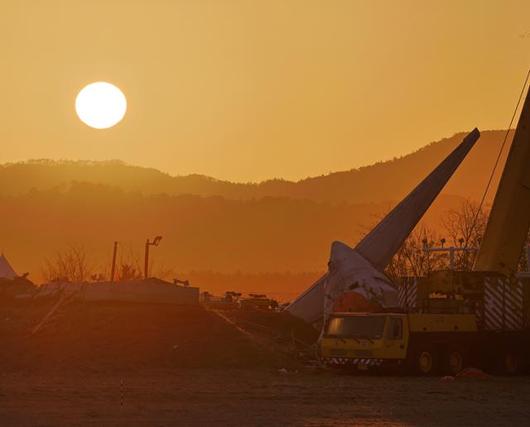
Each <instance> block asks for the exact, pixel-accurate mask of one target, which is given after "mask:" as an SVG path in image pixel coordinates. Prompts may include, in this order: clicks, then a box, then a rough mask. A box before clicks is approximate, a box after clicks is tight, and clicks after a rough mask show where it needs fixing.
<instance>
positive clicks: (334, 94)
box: [0, 0, 530, 181]
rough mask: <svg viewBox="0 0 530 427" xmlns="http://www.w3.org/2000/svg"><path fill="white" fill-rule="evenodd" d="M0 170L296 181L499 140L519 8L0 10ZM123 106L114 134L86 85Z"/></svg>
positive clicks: (94, 1) (36, 2)
mask: <svg viewBox="0 0 530 427" xmlns="http://www.w3.org/2000/svg"><path fill="white" fill-rule="evenodd" d="M0 52H1V59H0V61H1V62H0V65H1V67H0V91H1V92H0V93H1V100H0V117H1V120H0V141H1V144H2V150H1V151H0V162H7V161H18V160H25V159H28V158H56V159H95V160H104V159H122V160H124V161H126V162H128V163H132V164H138V165H144V166H152V167H155V168H159V169H162V170H164V171H167V172H169V173H171V174H189V173H201V174H207V175H211V176H214V177H217V178H222V179H230V180H235V181H256V180H261V179H265V178H270V177H284V178H289V179H299V178H303V177H306V176H311V175H319V174H322V173H327V172H329V171H334V170H340V169H350V168H352V167H356V166H361V165H365V164H369V163H372V162H374V161H377V160H381V159H388V158H391V157H393V156H398V155H400V154H404V153H407V152H410V151H413V150H415V149H417V148H419V147H421V146H422V145H425V144H426V143H428V142H431V141H434V140H437V139H441V138H442V137H445V136H450V135H452V134H454V133H455V132H457V131H462V130H468V129H471V128H473V127H474V126H479V127H480V128H482V129H492V128H504V127H505V126H506V125H507V122H508V121H509V118H510V115H511V112H512V109H513V107H514V104H515V101H516V98H517V96H518V93H519V90H520V86H521V84H522V80H523V78H524V75H525V73H526V70H527V69H528V67H529V66H530V1H528V0H520V1H518V0H510V1H507V0H499V1H487V0H480V1H472V0H467V1H466V0H458V1H449V0H444V1H434V0H432V1H427V0H421V1H398V0H388V1H373V0H370V1H355V0H350V1H339V0H336V1H333V0H321V1H316V0H314V1H313V0H300V1H294V0H278V1H276V0H261V1H258V0H255V1H251V0H247V1H243V0H233V1H228V0H210V1H206V0H186V1H179V0H167V1H162V0H90V1H87V0H63V1H58V0H33V1H31V0H25V1H24V0H0ZM97 80H105V81H109V82H112V83H114V84H116V85H118V86H119V87H120V88H121V89H122V90H123V91H124V92H125V94H126V96H127V98H128V101H129V111H128V114H127V116H126V118H125V120H124V121H123V122H122V123H121V124H119V125H118V126H117V127H115V128H112V129H110V130H103V131H102V130H94V129H91V128H88V127H87V126H85V125H84V124H82V123H81V122H80V121H79V120H78V119H77V117H76V115H75V111H74V100H75V96H76V94H77V92H78V91H79V90H80V89H81V88H82V87H83V86H84V85H85V84H87V83H90V82H92V81H97Z"/></svg>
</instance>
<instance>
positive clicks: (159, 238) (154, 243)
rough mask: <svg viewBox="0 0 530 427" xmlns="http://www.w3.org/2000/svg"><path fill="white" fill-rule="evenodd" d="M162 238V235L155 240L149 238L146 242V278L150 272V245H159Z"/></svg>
mask: <svg viewBox="0 0 530 427" xmlns="http://www.w3.org/2000/svg"><path fill="white" fill-rule="evenodd" d="M160 240H162V236H156V237H155V238H154V239H153V241H150V240H149V239H147V240H146V242H145V263H144V278H146V279H147V277H148V274H149V246H158V245H159V243H160Z"/></svg>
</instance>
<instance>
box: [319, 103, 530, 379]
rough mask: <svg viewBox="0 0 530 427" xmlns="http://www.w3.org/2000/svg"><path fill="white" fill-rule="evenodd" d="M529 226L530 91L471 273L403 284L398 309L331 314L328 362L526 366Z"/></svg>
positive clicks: (445, 367) (323, 348)
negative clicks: (521, 271)
mask: <svg viewBox="0 0 530 427" xmlns="http://www.w3.org/2000/svg"><path fill="white" fill-rule="evenodd" d="M529 223H530V95H527V97H526V100H525V102H524V105H523V109H522V111H521V115H520V118H519V123H518V125H517V128H516V130H515V134H514V137H513V141H512V144H511V147H510V151H509V153H508V158H507V161H506V164H505V166H504V170H503V173H502V176H501V179H500V183H499V186H498V189H497V192H496V194H495V199H494V202H493V206H492V210H491V213H490V216H489V219H488V223H487V226H486V231H485V233H484V236H483V239H482V243H481V245H480V249H479V251H478V254H477V259H476V261H475V265H474V267H473V271H438V272H434V273H432V274H431V275H429V276H428V277H424V278H420V279H417V280H416V281H414V282H413V283H412V284H409V285H408V286H402V287H401V288H399V293H400V300H401V301H402V302H403V303H402V304H401V306H400V307H397V308H396V309H395V310H392V312H382V313H331V314H330V315H329V317H328V319H326V321H325V323H324V325H323V332H322V337H321V339H320V343H319V348H320V354H321V357H322V360H323V361H324V362H325V363H327V364H329V365H331V366H351V367H355V368H356V369H360V370H365V369H369V368H371V367H380V368H384V367H400V368H404V369H407V368H408V369H409V371H412V372H415V373H417V374H421V375H431V374H438V373H446V374H456V373H457V372H458V371H460V370H461V369H462V368H464V367H466V366H473V367H477V368H482V369H486V370H497V371H501V372H503V373H506V374H516V373H519V372H522V371H524V370H525V369H526V368H528V367H529V366H528V365H529V362H530V278H529V277H528V274H527V277H522V276H521V275H519V276H518V275H517V273H516V271H517V264H518V261H519V259H520V255H521V252H522V249H523V247H524V245H525V242H526V239H527V235H528V229H529ZM529 263H530V261H529ZM523 276H524V275H523ZM403 295H404V297H403V298H402V296H403ZM387 311H388V310H387Z"/></svg>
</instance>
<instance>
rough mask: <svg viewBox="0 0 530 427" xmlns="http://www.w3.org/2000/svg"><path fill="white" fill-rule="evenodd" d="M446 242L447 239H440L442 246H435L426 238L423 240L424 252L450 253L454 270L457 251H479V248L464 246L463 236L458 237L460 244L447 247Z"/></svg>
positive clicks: (450, 266)
mask: <svg viewBox="0 0 530 427" xmlns="http://www.w3.org/2000/svg"><path fill="white" fill-rule="evenodd" d="M445 242H446V240H445V239H443V238H442V239H440V243H441V246H440V247H434V246H430V245H429V243H428V242H427V239H424V240H423V242H422V243H423V252H425V253H428V252H448V253H449V270H454V269H455V255H456V252H471V253H473V252H477V251H478V248H468V247H466V246H464V239H463V238H460V239H458V243H460V246H459V247H458V246H449V247H445V246H444V245H445Z"/></svg>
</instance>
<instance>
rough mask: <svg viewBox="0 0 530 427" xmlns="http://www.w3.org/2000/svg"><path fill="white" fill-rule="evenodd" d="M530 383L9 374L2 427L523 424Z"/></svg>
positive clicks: (246, 373) (0, 404) (242, 373)
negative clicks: (86, 426)
mask: <svg viewBox="0 0 530 427" xmlns="http://www.w3.org/2000/svg"><path fill="white" fill-rule="evenodd" d="M529 419H530V379H529V378H515V379H508V378H492V379H488V380H458V381H455V382H451V383H445V382H441V381H440V380H439V379H437V378H430V379H422V378H399V377H355V376H347V375H337V374H332V373H319V374H316V373H298V374H295V373H290V374H280V373H279V372H276V371H268V370H233V369H229V370H220V369H214V370H211V369H207V370H205V369H185V370H174V371H167V372H136V373H131V374H129V375H100V374H95V375H92V374H90V375H76V376H57V375H55V376H41V375H36V376H35V375H29V376H28V375H18V374H7V375H3V376H2V377H1V382H0V420H1V425H2V426H4V425H5V426H41V427H44V426H85V425H93V426H188V425H189V426H191V425H197V426H206V425H226V426H236V425H237V426H246V425H249V426H250V425H252V426H253V425H256V426H278V425H293V426H352V425H368V426H394V425H419V426H431V425H432V426H437V425H439V426H457V425H461V426H473V425H476V426H484V425H494V426H502V425H506V426H519V425H520V426H523V425H528V420H529Z"/></svg>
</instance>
